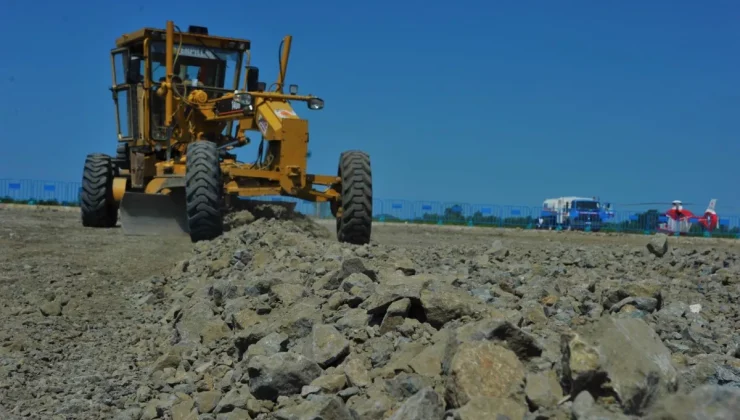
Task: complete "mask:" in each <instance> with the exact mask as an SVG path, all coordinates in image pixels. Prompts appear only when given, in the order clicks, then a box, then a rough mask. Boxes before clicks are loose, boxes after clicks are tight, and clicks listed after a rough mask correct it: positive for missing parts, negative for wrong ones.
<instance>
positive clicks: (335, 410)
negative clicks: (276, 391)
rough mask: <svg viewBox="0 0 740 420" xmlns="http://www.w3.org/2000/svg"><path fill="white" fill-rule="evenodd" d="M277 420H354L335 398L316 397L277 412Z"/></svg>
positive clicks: (340, 401)
mask: <svg viewBox="0 0 740 420" xmlns="http://www.w3.org/2000/svg"><path fill="white" fill-rule="evenodd" d="M274 418H275V419H276V420H319V419H320V420H352V418H353V417H352V414H351V413H350V412H349V409H347V407H346V406H345V405H344V402H343V401H342V400H341V399H340V398H338V397H334V396H326V395H315V396H312V397H311V399H310V400H308V401H304V402H302V403H301V404H299V405H296V406H293V407H287V408H283V409H280V410H278V411H276V412H275V417H274Z"/></svg>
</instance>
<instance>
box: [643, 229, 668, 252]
mask: <svg viewBox="0 0 740 420" xmlns="http://www.w3.org/2000/svg"><path fill="white" fill-rule="evenodd" d="M647 249H648V251H650V253H651V254H653V255H655V256H656V257H662V256H663V255H665V254H666V252H668V236H666V234H665V233H656V234H655V235H653V237H652V238H651V239H650V242H648V244H647Z"/></svg>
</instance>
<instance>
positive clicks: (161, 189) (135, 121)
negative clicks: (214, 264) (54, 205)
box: [80, 21, 372, 244]
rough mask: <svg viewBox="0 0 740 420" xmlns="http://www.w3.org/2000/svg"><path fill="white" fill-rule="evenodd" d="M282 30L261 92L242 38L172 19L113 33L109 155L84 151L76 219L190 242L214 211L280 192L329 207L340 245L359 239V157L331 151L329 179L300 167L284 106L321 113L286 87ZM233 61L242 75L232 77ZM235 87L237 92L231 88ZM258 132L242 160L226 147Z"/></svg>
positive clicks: (302, 149) (365, 198)
mask: <svg viewBox="0 0 740 420" xmlns="http://www.w3.org/2000/svg"><path fill="white" fill-rule="evenodd" d="M291 41H292V37H291V36H290V35H288V36H286V37H285V38H283V40H282V43H281V45H280V52H279V54H278V56H279V69H278V77H277V81H276V82H275V83H273V84H272V85H271V86H270V87H269V89H268V88H267V86H266V83H265V82H263V81H261V80H260V73H259V69H258V68H257V67H254V66H251V65H250V57H251V56H250V48H251V44H250V41H249V40H246V39H237V38H227V37H221V36H212V35H209V34H208V29H207V28H205V27H199V26H190V27H189V28H188V30H187V32H184V31H182V30H180V28H179V27H178V26H176V25H175V24H174V23H173V22H172V21H168V22H167V24H166V29H164V30H162V29H152V28H143V29H140V30H138V31H135V32H132V33H129V34H126V35H123V36H122V37H120V38H119V39H118V40H116V48H114V49H113V50H111V66H112V74H113V85H112V87H111V88H110V90H111V92H112V96H113V102H114V105H115V111H116V125H117V130H118V147H117V149H116V155H115V157H111V156H108V155H105V154H101V153H94V154H89V155H87V158H86V160H85V165H84V170H83V175H82V191H81V194H80V204H81V213H82V224H83V225H84V226H87V227H113V226H116V224H117V222H118V216H119V213H120V219H121V220H120V221H121V227H122V228H123V230H124V232H125V233H126V234H133V235H141V234H151V235H157V234H168V233H172V232H179V233H185V234H189V235H190V238H191V240H192V241H193V242H196V241H200V240H210V239H213V238H215V237H217V236H219V235H221V234H222V233H223V231H224V215H225V214H226V213H228V212H229V211H233V210H234V209H237V208H243V207H240V206H239V203H240V202H243V200H255V199H256V198H257V197H260V196H290V197H296V198H299V199H302V200H307V201H312V202H328V203H329V205H330V206H329V207H330V209H331V213H332V215H333V216H334V217H335V218H336V231H337V238H338V240H339V241H341V242H347V243H354V244H365V243H368V242H369V241H370V232H371V225H372V173H371V168H370V157H369V155H368V154H367V153H364V152H362V151H357V150H350V151H345V152H343V153H341V155H340V157H339V164H338V169H337V174H336V175H314V174H309V173H307V172H306V167H307V159H308V145H309V133H308V121H307V120H305V119H303V118H301V117H299V116H298V113H297V112H296V110H295V109H294V108H293V107H292V105H291V104H294V103H297V102H305V103H306V104H307V107H308V109H309V110H320V109H323V107H324V101H323V100H322V99H320V98H319V97H316V96H313V95H299V94H298V87H297V86H296V85H290V86H289V87H288V93H285V88H284V86H285V76H286V72H287V68H288V60H289V55H290V47H291ZM242 67H243V68H244V74H242ZM240 85H241V88H240ZM250 132H255V133H257V135H259V136H260V142H259V147H258V150H257V153H256V155H257V156H256V158H255V160H254V161H253V162H241V161H239V160H238V159H237V157H236V155H235V154H233V150H234V149H235V148H238V147H242V146H246V145H248V144H250V143H251V139H250V137H248V134H249V133H250Z"/></svg>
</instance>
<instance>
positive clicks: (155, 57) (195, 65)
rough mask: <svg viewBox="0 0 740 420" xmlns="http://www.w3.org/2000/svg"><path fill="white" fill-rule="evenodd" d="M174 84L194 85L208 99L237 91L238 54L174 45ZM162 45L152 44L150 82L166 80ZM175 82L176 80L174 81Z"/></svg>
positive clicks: (193, 46)
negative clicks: (207, 95)
mask: <svg viewBox="0 0 740 420" xmlns="http://www.w3.org/2000/svg"><path fill="white" fill-rule="evenodd" d="M175 57H176V61H175V72H174V73H175V74H174V77H175V82H176V83H178V82H180V81H181V82H182V83H183V84H184V85H186V86H197V87H198V88H200V89H203V90H205V91H206V92H207V93H208V94H209V97H210V96H211V95H214V97H215V96H220V95H221V94H223V93H226V92H229V91H234V90H235V89H237V88H238V83H239V81H238V79H237V78H236V76H237V71H238V69H239V59H240V57H241V51H239V50H224V49H218V48H210V47H206V46H200V45H188V44H183V45H177V44H176V45H175ZM165 59H166V57H165V44H164V42H153V43H152V55H151V60H152V75H151V76H152V81H153V82H154V83H159V82H163V81H164V80H165V77H166V68H165ZM178 79H179V80H178Z"/></svg>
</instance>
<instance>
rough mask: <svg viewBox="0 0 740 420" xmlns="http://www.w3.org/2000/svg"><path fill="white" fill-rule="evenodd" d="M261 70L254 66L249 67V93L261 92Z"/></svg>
mask: <svg viewBox="0 0 740 420" xmlns="http://www.w3.org/2000/svg"><path fill="white" fill-rule="evenodd" d="M259 80H260V69H259V68H258V67H254V66H248V67H247V92H257V91H259V86H258V85H259Z"/></svg>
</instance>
